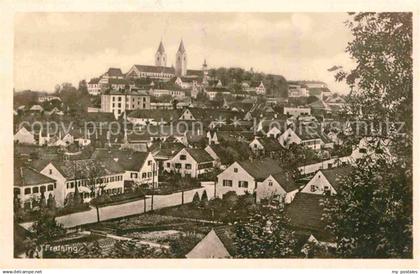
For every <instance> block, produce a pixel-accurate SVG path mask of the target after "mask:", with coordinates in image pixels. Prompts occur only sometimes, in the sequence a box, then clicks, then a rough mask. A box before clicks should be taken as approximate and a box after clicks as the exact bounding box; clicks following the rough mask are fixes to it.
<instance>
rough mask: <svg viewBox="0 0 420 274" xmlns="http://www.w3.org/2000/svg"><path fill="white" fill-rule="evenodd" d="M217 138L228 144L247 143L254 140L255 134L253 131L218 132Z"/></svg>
mask: <svg viewBox="0 0 420 274" xmlns="http://www.w3.org/2000/svg"><path fill="white" fill-rule="evenodd" d="M217 137H218V139H219V141H220V140H224V141H227V142H238V141H242V142H247V141H250V140H252V139H253V138H254V132H252V131H218V132H217Z"/></svg>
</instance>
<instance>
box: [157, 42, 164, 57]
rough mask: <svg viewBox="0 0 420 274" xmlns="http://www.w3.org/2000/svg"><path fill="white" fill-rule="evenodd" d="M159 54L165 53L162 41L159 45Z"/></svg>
mask: <svg viewBox="0 0 420 274" xmlns="http://www.w3.org/2000/svg"><path fill="white" fill-rule="evenodd" d="M157 52H159V53H160V54H163V53H165V48H164V47H163V43H162V40H160V44H159V48H158V50H157Z"/></svg>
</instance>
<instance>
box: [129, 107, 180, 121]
mask: <svg viewBox="0 0 420 274" xmlns="http://www.w3.org/2000/svg"><path fill="white" fill-rule="evenodd" d="M180 113H181V110H178V109H177V110H162V109H138V110H135V111H133V112H131V113H130V114H129V115H128V117H132V118H145V119H154V120H155V121H158V122H160V121H161V120H163V121H165V122H169V121H172V120H175V119H178V117H179V115H180Z"/></svg>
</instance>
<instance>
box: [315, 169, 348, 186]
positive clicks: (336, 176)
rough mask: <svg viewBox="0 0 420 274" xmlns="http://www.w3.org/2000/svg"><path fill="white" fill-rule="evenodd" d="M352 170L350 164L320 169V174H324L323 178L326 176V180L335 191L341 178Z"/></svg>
mask: <svg viewBox="0 0 420 274" xmlns="http://www.w3.org/2000/svg"><path fill="white" fill-rule="evenodd" d="M352 171H353V167H351V166H343V167H336V168H331V169H323V170H321V172H322V174H324V176H325V178H327V180H328V182H329V183H330V184H331V185H332V187H333V188H334V189H335V190H336V191H338V189H339V188H340V184H341V180H342V179H343V178H345V177H347V176H349V175H350V174H351V173H352Z"/></svg>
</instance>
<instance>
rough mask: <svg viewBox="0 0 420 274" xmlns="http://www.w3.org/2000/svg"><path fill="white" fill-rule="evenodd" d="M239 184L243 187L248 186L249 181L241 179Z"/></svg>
mask: <svg viewBox="0 0 420 274" xmlns="http://www.w3.org/2000/svg"><path fill="white" fill-rule="evenodd" d="M238 186H239V187H243V188H248V182H247V181H239V182H238Z"/></svg>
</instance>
